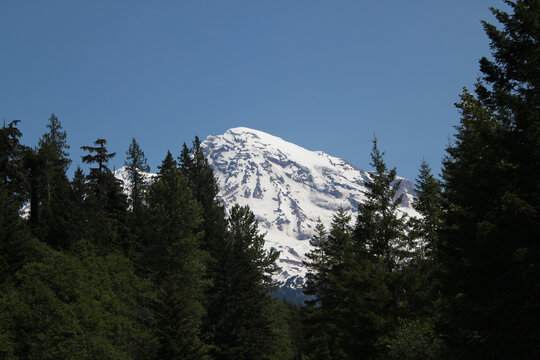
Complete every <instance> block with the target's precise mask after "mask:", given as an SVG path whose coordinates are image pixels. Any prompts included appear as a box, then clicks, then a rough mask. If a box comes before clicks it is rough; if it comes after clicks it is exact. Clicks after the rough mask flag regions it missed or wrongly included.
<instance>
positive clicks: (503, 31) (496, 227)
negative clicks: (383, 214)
mask: <svg viewBox="0 0 540 360" xmlns="http://www.w3.org/2000/svg"><path fill="white" fill-rule="evenodd" d="M506 3H507V5H508V6H509V7H510V9H511V10H512V11H513V13H512V14H508V13H506V12H504V11H501V10H496V9H492V11H493V13H494V14H495V17H496V18H497V20H498V21H499V22H500V23H501V25H502V28H500V29H498V28H497V27H496V26H494V25H491V24H488V23H486V22H484V28H485V31H486V33H487V35H488V37H489V38H490V41H491V49H492V57H493V60H488V59H487V58H482V59H481V60H480V70H481V72H482V79H481V80H480V81H479V83H478V84H477V87H476V95H477V96H476V97H475V96H473V95H472V94H470V93H469V92H467V91H465V92H464V93H463V94H462V96H461V98H462V99H461V102H460V103H459V104H457V106H458V109H459V110H460V111H461V116H462V118H461V123H460V125H459V126H458V127H457V133H456V136H455V141H454V143H453V144H451V145H450V146H449V147H448V149H447V153H448V155H447V157H446V159H445V161H444V169H443V178H444V186H445V192H444V200H445V215H444V220H445V226H444V229H443V231H442V232H441V239H440V249H439V250H438V251H439V252H440V262H441V271H442V272H441V276H440V281H441V282H442V285H443V286H442V290H443V296H444V300H445V307H444V309H443V310H444V312H443V320H444V321H443V322H441V324H440V327H441V329H442V331H444V334H445V335H446V338H447V339H448V341H447V345H448V347H449V348H450V349H451V350H452V353H451V355H452V356H453V357H454V358H460V359H468V358H475V359H478V358H480V359H482V358H521V359H535V358H538V356H539V350H538V346H537V344H538V343H539V341H540V334H539V331H538V323H540V317H539V314H540V309H539V308H538V304H539V303H540V291H539V289H540V284H539V280H538V279H540V272H539V270H538V266H537V264H538V263H540V245H539V243H538V238H539V237H540V215H539V214H540V200H539V199H540V195H539V194H540V191H539V189H538V177H539V176H540V153H539V152H538V149H539V148H540V138H539V137H538V129H539V128H540V125H539V124H540V111H539V109H538V106H539V104H540V92H539V85H540V84H539V82H540V76H539V74H540V58H539V57H538V41H539V38H540V35H539V34H540V23H539V22H538V19H539V18H540V2H539V1H538V0H519V1H516V2H510V1H507V2H506Z"/></svg>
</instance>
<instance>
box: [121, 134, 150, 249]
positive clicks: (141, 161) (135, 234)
mask: <svg viewBox="0 0 540 360" xmlns="http://www.w3.org/2000/svg"><path fill="white" fill-rule="evenodd" d="M126 155H127V158H126V161H125V166H126V170H127V172H128V177H129V180H130V182H131V184H130V188H129V204H130V205H131V209H130V211H129V213H128V215H127V224H128V227H129V233H130V236H131V239H130V240H129V241H127V244H126V252H127V254H129V255H128V256H129V257H131V258H137V257H138V256H140V255H141V252H143V249H142V246H143V239H142V237H143V234H142V233H143V231H144V230H143V229H144V227H145V222H146V212H145V198H146V193H147V190H148V180H147V178H146V175H145V173H148V172H149V171H150V166H148V164H147V160H146V157H145V156H144V152H143V151H142V149H141V147H140V146H139V144H138V143H137V141H135V138H132V139H131V144H130V145H129V149H128V151H127V152H126Z"/></svg>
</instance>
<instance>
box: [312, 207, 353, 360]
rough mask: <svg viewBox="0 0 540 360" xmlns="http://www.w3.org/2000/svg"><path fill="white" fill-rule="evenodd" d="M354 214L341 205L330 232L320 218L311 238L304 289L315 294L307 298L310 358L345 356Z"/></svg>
mask: <svg viewBox="0 0 540 360" xmlns="http://www.w3.org/2000/svg"><path fill="white" fill-rule="evenodd" d="M350 222H351V215H349V214H347V212H346V211H345V210H344V209H343V208H339V209H338V211H337V212H336V214H335V215H334V217H333V220H332V224H331V228H330V233H329V234H326V230H325V228H324V226H323V224H322V223H321V222H320V221H319V222H318V224H317V226H316V233H315V235H314V237H313V238H312V239H311V240H310V244H311V245H312V247H313V249H312V251H311V252H310V253H309V254H308V255H307V257H308V259H309V260H310V261H309V262H308V263H307V264H306V265H307V266H308V268H309V273H308V275H307V279H308V280H307V282H306V285H305V289H304V293H305V294H306V295H308V296H312V297H314V299H313V300H310V301H307V302H306V303H307V308H306V335H307V338H308V346H307V349H308V353H309V358H310V359H334V358H344V357H345V356H346V355H345V354H344V353H343V348H342V346H341V345H342V344H341V339H342V338H343V331H342V328H341V327H342V325H343V324H344V323H345V322H346V321H347V319H345V318H343V312H342V301H343V298H344V297H345V296H347V294H346V292H347V290H345V289H344V288H343V285H344V283H343V281H344V275H345V273H344V272H345V262H346V257H345V254H346V251H347V250H348V248H350V246H351V241H352V227H351V225H350Z"/></svg>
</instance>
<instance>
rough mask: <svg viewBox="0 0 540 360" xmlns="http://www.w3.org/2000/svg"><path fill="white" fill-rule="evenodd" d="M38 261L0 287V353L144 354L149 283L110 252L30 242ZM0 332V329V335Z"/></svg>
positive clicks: (148, 343) (149, 339) (148, 338)
mask: <svg viewBox="0 0 540 360" xmlns="http://www.w3.org/2000/svg"><path fill="white" fill-rule="evenodd" d="M33 247H34V248H35V250H36V252H37V253H39V258H40V260H39V261H37V262H32V263H28V264H27V265H25V266H24V268H23V269H22V270H21V271H19V272H18V273H17V274H16V279H15V282H14V283H13V284H12V285H10V284H4V285H3V286H2V290H3V291H2V295H1V296H0V314H1V315H0V316H1V317H2V318H1V323H2V324H3V325H2V330H3V336H4V338H6V339H8V340H9V342H7V343H3V346H4V349H2V347H0V351H4V354H6V355H7V354H10V356H8V357H7V358H14V359H15V358H18V359H67V358H70V359H95V358H104V359H146V358H149V357H151V356H152V354H153V351H154V348H155V342H154V340H153V336H152V330H151V329H152V326H154V324H153V320H152V317H151V313H150V312H149V310H148V309H145V308H144V307H143V304H144V303H145V302H147V301H148V300H147V299H151V296H152V295H151V292H150V291H149V290H150V287H149V283H145V282H142V281H140V280H138V279H137V278H136V277H135V275H134V274H133V270H132V267H131V265H130V264H129V262H128V261H127V260H126V259H125V258H123V257H121V256H116V255H109V256H107V257H104V258H102V257H96V256H94V255H87V256H85V257H83V258H77V257H74V256H71V255H67V254H64V253H60V252H57V251H55V250H52V249H50V248H48V247H47V246H46V245H45V244H42V243H39V242H34V243H33ZM0 336H2V335H0Z"/></svg>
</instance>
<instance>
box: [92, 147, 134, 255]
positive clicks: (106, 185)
mask: <svg viewBox="0 0 540 360" xmlns="http://www.w3.org/2000/svg"><path fill="white" fill-rule="evenodd" d="M105 144H107V141H106V140H105V139H97V140H96V141H95V142H94V145H98V146H95V147H92V146H82V147H81V149H83V150H85V151H88V152H89V154H88V155H85V156H83V157H82V161H83V162H84V163H87V164H96V165H97V167H91V168H90V173H89V174H88V175H87V177H86V179H87V181H88V186H87V187H86V188H87V190H88V194H87V197H86V199H85V201H84V204H85V207H86V213H87V214H88V216H89V219H88V220H87V221H88V223H89V227H88V229H89V230H90V232H91V233H90V234H89V236H90V239H92V241H93V242H94V244H96V245H98V246H99V247H100V248H101V249H102V251H104V252H109V251H112V250H121V251H123V252H124V253H127V252H128V251H129V248H130V244H129V241H128V239H127V236H126V234H127V227H126V216H127V207H128V205H127V198H126V196H125V195H124V193H123V191H122V186H121V184H120V181H119V180H117V179H116V178H115V177H114V174H113V173H112V171H111V170H110V169H109V168H108V167H107V163H108V162H109V160H110V159H111V158H112V157H114V156H115V155H116V153H108V151H107V148H106V147H105Z"/></svg>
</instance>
